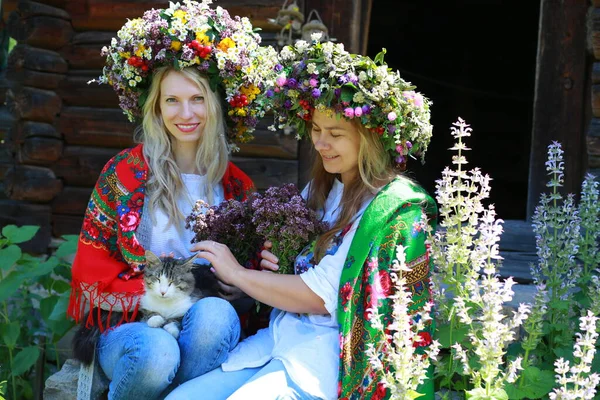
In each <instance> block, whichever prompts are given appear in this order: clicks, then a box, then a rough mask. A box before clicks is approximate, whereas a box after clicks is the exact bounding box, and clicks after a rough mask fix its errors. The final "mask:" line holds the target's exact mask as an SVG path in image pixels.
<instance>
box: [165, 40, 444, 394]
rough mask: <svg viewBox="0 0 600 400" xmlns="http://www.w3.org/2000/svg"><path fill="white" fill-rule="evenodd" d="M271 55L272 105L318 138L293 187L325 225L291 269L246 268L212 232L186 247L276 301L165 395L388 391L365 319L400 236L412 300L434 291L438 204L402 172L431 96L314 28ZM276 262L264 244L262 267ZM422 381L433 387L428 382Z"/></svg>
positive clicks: (381, 294) (418, 145)
mask: <svg viewBox="0 0 600 400" xmlns="http://www.w3.org/2000/svg"><path fill="white" fill-rule="evenodd" d="M280 63H281V65H279V66H278V69H279V73H280V75H279V77H278V79H277V81H276V86H275V88H274V89H273V100H274V104H275V106H276V115H277V118H278V121H279V123H280V124H281V125H284V124H285V125H291V126H293V127H294V128H296V130H297V132H298V135H299V137H309V138H310V139H311V141H312V143H313V145H314V149H315V150H316V152H315V160H314V165H313V171H312V172H313V179H312V180H311V182H310V183H309V185H308V186H307V188H306V189H305V190H304V192H303V195H304V197H305V198H306V199H307V201H308V204H309V206H310V207H312V208H314V209H315V210H317V211H318V212H319V213H320V215H321V216H322V219H323V220H324V221H325V222H327V223H328V224H329V227H330V228H329V230H328V231H326V232H325V233H324V234H322V235H321V236H320V237H319V238H318V239H317V240H316V241H315V242H314V243H313V244H312V245H310V246H308V247H307V248H306V249H305V250H303V251H302V252H301V253H300V254H299V255H298V257H297V259H296V263H295V275H280V274H272V273H267V272H263V271H252V270H247V269H244V268H242V267H241V266H240V265H239V263H238V262H237V261H236V260H235V258H234V257H233V256H232V255H231V252H230V251H229V249H228V248H227V247H226V246H225V245H222V244H219V243H215V242H210V241H207V242H201V243H198V244H196V245H195V246H194V248H193V250H197V251H200V253H199V254H200V256H201V257H204V258H206V259H208V260H209V261H210V262H211V263H212V265H213V267H214V270H215V273H216V275H217V276H218V277H219V279H220V280H222V281H223V282H226V283H229V284H231V285H234V286H237V287H239V288H240V289H241V290H243V291H244V292H246V293H247V294H248V295H250V296H252V297H254V298H255V299H257V300H259V301H261V302H263V303H266V304H268V305H271V306H273V307H274V310H273V312H272V313H271V318H270V323H269V327H268V328H265V329H263V330H261V331H259V332H258V333H257V334H256V335H254V336H251V337H249V338H247V339H246V340H244V341H242V342H241V343H240V344H239V345H238V346H237V347H236V348H235V349H234V350H233V351H232V352H231V353H230V354H229V357H228V360H227V361H226V362H225V363H224V364H223V365H222V367H220V368H218V369H216V370H213V371H211V372H209V373H208V374H206V375H203V376H200V377H198V378H196V379H194V380H192V381H189V382H187V383H185V384H183V385H182V386H180V387H179V388H177V389H176V390H175V391H173V392H172V393H171V395H170V396H169V397H168V399H185V398H193V397H194V395H197V394H198V393H199V392H201V393H202V398H203V399H226V398H229V399H250V398H260V399H279V398H286V399H288V398H290V399H317V398H318V399H334V398H343V399H385V398H388V397H389V396H390V390H389V389H388V388H386V386H385V385H384V384H382V383H381V379H380V378H381V375H380V374H381V372H379V371H378V370H375V369H373V367H372V366H371V364H370V362H369V360H368V357H367V356H366V354H365V349H366V348H367V346H368V345H369V344H375V345H376V344H378V343H381V340H382V338H383V337H384V336H383V332H381V331H379V330H377V329H375V328H374V327H373V326H372V324H371V321H370V318H371V317H372V315H373V311H374V309H376V310H377V311H378V312H377V313H375V314H377V315H380V316H382V317H381V318H383V319H384V321H383V323H384V324H385V325H386V326H387V325H388V324H389V323H390V322H391V321H390V317H391V305H392V300H391V299H389V296H390V295H392V294H393V293H394V291H395V290H396V288H395V287H394V285H393V283H392V280H391V278H390V267H391V265H392V261H393V260H394V259H395V258H396V250H397V246H399V245H402V246H403V247H404V248H405V253H406V265H407V266H408V268H410V271H409V272H408V273H406V275H405V276H404V277H405V278H406V281H407V284H406V287H405V289H406V290H409V291H410V293H411V294H412V300H413V302H412V303H411V308H410V312H411V313H413V312H416V311H418V310H420V309H423V308H425V307H426V305H428V303H430V301H431V299H430V291H429V257H428V252H427V248H426V245H425V234H424V232H423V229H422V228H423V225H422V224H423V223H427V222H428V223H430V224H434V223H435V219H436V214H437V210H436V206H435V203H434V201H433V200H432V199H431V197H430V196H429V195H428V194H427V193H426V192H425V191H424V190H423V189H422V188H421V187H420V186H419V185H417V184H416V183H414V182H412V181H411V180H409V179H407V178H405V177H403V176H402V175H401V171H403V170H404V168H405V166H406V162H407V159H408V158H409V157H413V158H415V157H420V158H421V159H422V158H423V155H424V153H425V150H426V148H427V145H428V143H429V140H430V138H431V125H430V124H429V101H428V100H427V99H425V98H424V97H423V96H421V95H420V94H419V93H417V92H415V91H413V87H411V86H410V85H409V84H408V83H406V82H405V81H404V80H402V79H401V78H400V76H399V75H398V74H397V73H393V72H391V71H390V70H389V69H388V68H387V65H385V64H383V56H382V55H378V57H376V58H375V61H373V60H371V59H369V58H368V57H363V56H358V55H353V54H349V53H348V52H346V51H345V50H344V48H343V45H341V44H334V43H331V42H325V43H319V42H318V38H317V37H314V38H313V42H312V43H311V44H309V43H307V42H304V41H299V42H297V43H296V44H295V45H294V46H288V47H286V48H284V49H283V50H282V51H281V54H280ZM424 221H425V222H424ZM276 263H277V259H276V258H275V257H274V256H273V254H271V253H270V252H269V251H263V260H262V263H261V265H262V266H263V267H264V268H266V269H274V268H276ZM431 329H432V327H431V325H430V324H429V325H426V327H425V330H423V331H421V332H420V333H419V335H418V336H417V337H418V339H417V340H415V341H414V343H413V345H414V346H415V347H425V346H427V345H428V344H429V343H430V342H431V334H430V332H431ZM384 367H388V366H387V365H385V366H384ZM418 391H419V392H420V393H422V394H425V396H423V397H421V398H426V399H427V398H433V390H432V385H431V382H430V380H429V381H427V382H426V383H425V384H424V385H421V387H420V388H419V389H418Z"/></svg>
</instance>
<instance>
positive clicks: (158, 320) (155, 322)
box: [147, 315, 166, 328]
mask: <svg viewBox="0 0 600 400" xmlns="http://www.w3.org/2000/svg"><path fill="white" fill-rule="evenodd" d="M165 322H166V321H165V319H164V318H163V317H161V316H160V315H153V316H151V317H150V318H148V322H147V324H148V326H149V327H150V328H160V327H161V326H163V325H164V324H165Z"/></svg>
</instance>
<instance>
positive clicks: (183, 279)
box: [144, 251, 196, 299]
mask: <svg viewBox="0 0 600 400" xmlns="http://www.w3.org/2000/svg"><path fill="white" fill-rule="evenodd" d="M195 258H196V257H195V256H193V257H190V258H187V259H176V258H172V257H163V258H158V257H157V256H156V255H154V254H153V253H152V252H150V251H146V268H145V269H144V284H145V287H146V293H151V294H153V295H154V296H156V297H160V298H165V299H169V298H174V297H178V296H181V295H189V294H191V293H192V292H193V291H194V285H195V279H194V274H193V273H192V270H193V268H194V267H195V266H194V259H195Z"/></svg>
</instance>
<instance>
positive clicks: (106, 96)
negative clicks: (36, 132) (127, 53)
mask: <svg viewBox="0 0 600 400" xmlns="http://www.w3.org/2000/svg"><path fill="white" fill-rule="evenodd" d="M98 75H99V74H97V73H95V71H93V72H83V73H81V74H77V75H73V74H69V75H67V76H66V77H65V79H63V80H62V81H61V82H60V84H59V85H58V89H57V90H56V93H57V94H58V95H59V96H60V98H61V99H62V101H63V102H64V104H65V106H74V107H102V108H116V107H118V106H119V100H118V97H117V95H116V94H115V92H114V90H113V88H112V87H111V86H110V85H98V84H97V83H90V84H88V82H89V81H90V80H92V79H94V78H97V77H98Z"/></svg>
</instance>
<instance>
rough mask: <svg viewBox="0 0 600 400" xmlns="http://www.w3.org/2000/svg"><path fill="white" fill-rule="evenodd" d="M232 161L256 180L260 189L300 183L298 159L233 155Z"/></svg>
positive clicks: (255, 182) (255, 183)
mask: <svg viewBox="0 0 600 400" xmlns="http://www.w3.org/2000/svg"><path fill="white" fill-rule="evenodd" d="M232 161H233V162H234V163H235V165H237V166H238V167H239V168H240V169H241V170H242V171H244V172H245V173H246V174H247V175H248V176H249V177H250V178H251V179H252V180H253V181H254V185H256V188H257V189H258V190H260V191H262V190H265V189H267V188H269V187H271V186H280V185H283V184H285V183H294V184H298V162H297V161H293V160H277V159H269V158H258V159H256V158H243V157H233V158H232Z"/></svg>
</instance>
